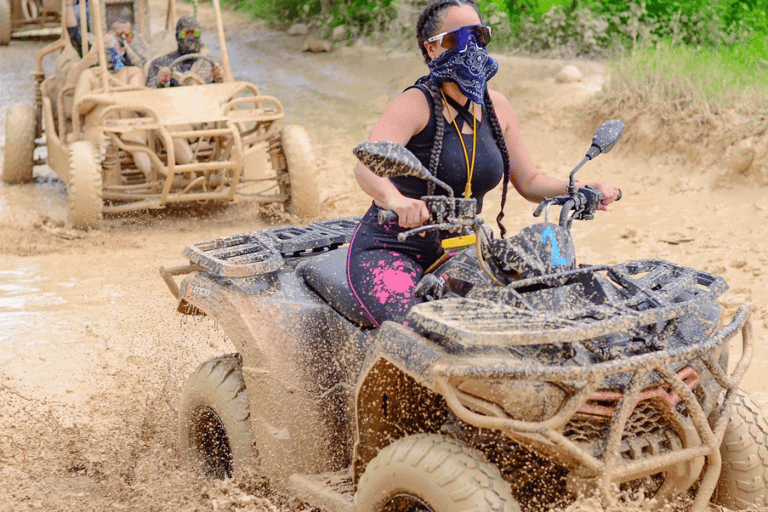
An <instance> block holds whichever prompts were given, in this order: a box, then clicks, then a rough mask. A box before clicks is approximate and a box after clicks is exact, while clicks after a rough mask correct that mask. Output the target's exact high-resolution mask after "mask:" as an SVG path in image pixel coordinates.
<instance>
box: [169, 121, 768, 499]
mask: <svg viewBox="0 0 768 512" xmlns="http://www.w3.org/2000/svg"><path fill="white" fill-rule="evenodd" d="M622 130H623V123H621V122H620V121H609V122H607V123H605V124H604V125H603V126H602V127H601V128H600V129H599V130H598V131H597V133H596V134H595V137H594V139H593V145H592V147H591V148H590V150H589V153H588V154H587V156H586V157H585V158H584V160H583V161H582V162H581V163H580V164H579V166H578V167H577V168H576V169H574V171H573V172H572V173H571V180H570V186H569V190H568V193H567V194H564V195H563V196H559V197H555V198H551V199H547V200H545V201H544V202H543V203H541V204H540V205H539V207H538V208H537V209H536V211H535V212H534V214H535V215H536V216H541V215H542V214H544V221H543V222H539V223H536V224H533V225H531V226H529V227H527V228H525V229H523V230H522V231H521V232H520V233H519V234H518V235H516V236H514V237H511V238H507V239H496V238H493V237H492V234H490V233H489V232H488V231H487V229H486V228H485V227H484V226H483V224H482V219H480V218H479V217H478V216H477V214H476V204H475V201H474V199H463V198H456V197H453V196H448V197H445V196H440V197H435V196H432V197H425V198H424V200H425V201H426V203H427V205H428V208H429V209H430V212H431V215H432V220H431V224H429V225H427V226H422V227H419V228H416V229H414V230H411V231H408V232H406V233H403V234H402V235H401V236H404V237H407V236H412V235H414V234H416V233H418V232H420V231H423V230H427V229H440V230H442V231H446V232H453V233H456V234H458V235H462V236H467V237H468V238H469V239H470V240H471V239H472V237H474V242H470V243H471V245H469V246H467V247H466V248H464V249H462V250H457V251H456V254H454V255H452V257H451V258H450V259H448V260H447V261H446V262H444V263H442V264H441V265H440V266H439V267H438V268H437V269H436V270H435V271H434V272H432V273H429V274H426V275H425V276H424V278H423V279H422V280H421V281H420V283H419V284H418V287H417V293H418V294H419V295H421V296H423V297H424V299H425V300H424V302H423V303H420V304H418V305H416V306H414V307H413V308H412V310H411V311H410V312H409V313H408V316H407V324H406V325H401V324H398V323H394V322H384V323H383V324H382V325H381V326H380V327H378V328H374V327H373V325H372V324H371V322H370V320H368V319H367V318H366V317H365V315H364V314H363V311H362V309H361V307H360V306H359V305H358V303H357V302H356V301H355V299H354V298H353V296H352V293H351V292H350V289H349V287H348V285H347V276H346V271H345V263H346V253H347V244H348V243H349V242H350V240H351V238H352V235H353V231H354V229H355V227H356V225H357V222H358V220H359V218H356V217H353V218H342V219H337V220H332V221H323V222H316V223H313V224H310V225H307V226H304V227H295V226H285V227H276V228H271V229H266V230H261V231H254V232H249V233H242V234H239V235H234V236H229V237H224V238H216V239H212V240H205V241H201V242H197V243H193V244H190V245H188V246H187V247H186V249H185V252H184V255H185V256H186V257H187V258H188V259H189V261H190V263H189V264H188V265H181V266H178V267H171V268H165V267H163V268H161V269H160V273H161V275H162V276H163V278H164V280H165V281H166V284H167V285H168V287H169V288H170V290H171V291H172V293H173V294H174V296H175V297H176V299H177V309H178V311H179V312H181V313H184V314H187V315H207V316H209V317H211V318H212V319H213V320H214V321H215V322H216V323H217V324H218V325H219V326H221V327H222V329H224V331H225V333H226V335H227V337H228V338H229V340H230V341H231V343H232V346H233V349H234V352H233V353H232V354H229V355H223V356H221V357H218V358H216V359H213V360H211V361H208V362H206V363H203V364H202V365H201V366H200V367H199V368H198V369H197V370H196V371H195V372H194V373H193V374H192V375H191V376H190V378H189V380H188V382H187V384H186V387H185V389H184V391H183V395H182V397H181V405H180V407H179V422H178V436H179V448H180V451H181V454H182V456H183V457H185V458H186V459H187V460H188V461H190V462H191V463H192V464H194V465H195V466H196V467H198V468H199V469H200V470H201V471H203V472H205V473H206V474H208V475H211V476H216V477H220V478H224V477H227V476H230V475H232V474H234V473H235V472H237V471H238V470H241V469H244V468H255V470H256V471H257V472H259V473H261V474H263V475H265V476H266V477H268V478H269V479H270V481H271V482H272V484H273V485H274V486H275V487H277V488H279V489H283V490H285V491H286V492H288V493H290V494H292V495H293V496H296V497H298V498H300V499H303V500H305V501H306V502H308V503H309V504H311V505H312V506H315V507H318V508H321V509H323V510H327V511H334V512H341V511H345V512H349V511H352V510H355V511H358V512H369V511H376V512H380V511H406V510H407V511H433V512H451V511H460V510H495V511H517V510H521V509H522V510H538V509H547V508H548V507H549V506H551V505H555V504H561V505H562V504H563V503H564V502H565V503H567V502H568V501H569V500H573V499H574V498H575V497H576V496H577V495H579V494H589V493H595V494H596V495H597V496H599V497H600V498H601V499H603V500H605V501H607V502H610V501H611V500H615V499H618V498H616V495H617V493H618V494H620V495H622V496H624V498H622V499H636V497H637V496H639V495H640V494H642V495H643V496H645V497H655V498H657V499H658V500H660V503H661V502H663V501H671V500H674V499H675V498H676V497H678V496H681V495H683V494H686V493H690V494H691V495H692V497H693V504H692V507H691V510H694V511H702V510H705V509H706V507H707V504H708V503H709V502H710V500H711V501H713V502H714V503H717V504H720V505H725V506H727V507H729V508H731V509H747V508H750V507H760V506H766V505H768V501H766V500H768V491H766V486H765V482H766V479H768V459H766V453H768V452H767V450H768V423H766V417H765V415H764V413H763V412H762V411H761V410H760V409H759V408H758V407H757V406H756V405H755V403H754V402H753V401H752V400H750V399H749V398H748V397H747V395H746V394H744V392H743V391H741V390H740V388H739V382H740V380H741V378H742V376H743V374H744V372H745V371H746V369H747V367H748V365H749V362H750V358H751V354H752V339H751V330H750V323H749V314H750V306H749V305H748V304H746V303H745V304H743V305H741V306H740V307H739V308H738V310H737V311H736V313H735V315H734V316H733V317H732V318H730V319H727V321H726V322H721V318H720V317H721V313H722V311H721V307H720V305H719V304H718V302H717V298H718V296H720V295H721V294H722V293H723V292H725V291H726V290H727V285H726V283H725V281H724V280H723V279H722V278H721V277H718V276H716V275H713V274H710V273H707V272H703V271H700V270H696V269H692V268H687V267H683V266H680V265H677V264H674V263H670V262H667V261H661V260H636V261H630V262H627V263H622V264H618V265H585V264H579V265H577V264H576V262H575V250H574V246H573V240H572V238H571V235H570V228H571V225H572V221H573V220H586V219H590V218H592V217H593V214H594V212H595V209H596V208H597V207H598V205H599V203H600V201H601V200H602V199H603V197H602V195H601V194H600V193H599V192H598V191H596V190H594V189H591V188H588V187H586V188H581V189H578V188H577V187H576V186H575V183H576V182H575V179H574V175H575V173H576V171H577V170H578V169H579V168H580V167H581V166H582V165H583V164H584V163H585V162H587V161H588V160H590V159H592V158H594V157H595V156H597V155H598V154H600V153H601V152H606V151H607V150H609V149H610V148H611V147H612V146H613V144H614V143H615V141H616V139H617V138H618V136H619V134H620V133H621V131H622ZM355 152H356V155H357V156H358V158H359V159H360V160H361V161H362V162H363V163H365V164H366V165H367V166H368V167H369V168H371V169H372V170H373V171H374V172H376V173H377V174H379V175H380V176H385V177H391V176H405V175H407V176H418V177H420V178H422V179H426V180H431V181H433V182H435V183H436V186H443V184H442V183H441V182H439V180H436V179H435V178H434V177H432V176H430V175H429V173H428V172H427V170H426V169H424V168H423V167H422V166H421V164H420V163H419V161H418V160H417V159H416V158H415V157H414V156H413V154H411V153H410V152H408V151H407V150H405V148H403V147H402V146H400V145H398V144H393V143H385V142H366V143H363V144H361V145H360V146H358V147H357V148H356V150H355ZM445 188H446V190H448V191H449V192H450V188H449V187H447V186H445ZM553 208H554V209H555V210H557V209H558V208H559V209H560V215H559V220H558V221H557V222H549V220H548V218H549V210H550V209H553ZM392 215H393V214H392V212H386V211H384V210H382V212H381V214H380V217H379V222H392V221H394V220H395V218H393V217H392ZM179 276H184V277H183V278H181V281H180V284H179V283H178V282H177V279H179ZM731 341H739V342H740V343H737V344H736V345H737V346H736V347H735V348H736V349H738V354H734V356H735V359H736V363H735V366H734V367H733V369H732V370H730V371H729V368H728V360H729V344H730V342H731ZM622 491H623V492H622Z"/></svg>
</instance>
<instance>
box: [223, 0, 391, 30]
mask: <svg viewBox="0 0 768 512" xmlns="http://www.w3.org/2000/svg"><path fill="white" fill-rule="evenodd" d="M225 2H229V3H230V4H234V5H235V6H236V7H237V8H238V9H241V10H244V11H247V12H249V13H251V14H252V15H254V16H256V17H258V18H264V19H267V20H269V21H271V22H273V23H274V24H276V25H286V24H290V23H296V22H307V21H314V22H315V24H316V25H318V26H322V27H324V28H326V29H328V28H333V27H336V26H338V25H346V26H348V27H350V28H353V29H354V31H355V32H356V33H358V34H370V33H372V32H376V31H381V30H384V29H385V28H386V26H387V24H388V23H389V22H390V21H391V20H392V19H394V17H395V15H396V11H395V8H394V5H393V4H394V3H395V2H396V0H225Z"/></svg>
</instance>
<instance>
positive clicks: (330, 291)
mask: <svg viewBox="0 0 768 512" xmlns="http://www.w3.org/2000/svg"><path fill="white" fill-rule="evenodd" d="M347 249H348V248H347V247H343V248H341V249H336V250H333V251H330V252H327V253H325V254H322V255H320V256H315V257H312V258H308V259H306V260H304V261H302V262H301V263H299V264H298V265H296V275H298V276H299V277H301V278H302V279H304V282H306V283H307V285H308V286H309V287H310V288H312V289H313V290H314V291H315V292H317V293H318V294H319V295H320V296H321V297H322V298H323V299H325V300H326V302H328V304H329V305H330V306H331V307H332V308H333V309H335V310H336V311H338V312H339V313H341V315H342V316H344V318H346V319H347V320H349V321H350V322H352V323H354V324H356V325H358V326H359V327H363V328H373V327H375V326H374V325H373V322H371V320H370V319H369V318H368V316H366V314H365V312H364V311H363V308H362V306H360V303H359V302H357V299H356V298H355V296H354V295H353V294H352V290H351V289H350V288H349V283H348V282H347Z"/></svg>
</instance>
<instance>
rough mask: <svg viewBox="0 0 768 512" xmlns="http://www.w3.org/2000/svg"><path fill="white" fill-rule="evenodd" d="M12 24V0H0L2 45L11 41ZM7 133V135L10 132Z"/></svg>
mask: <svg viewBox="0 0 768 512" xmlns="http://www.w3.org/2000/svg"><path fill="white" fill-rule="evenodd" d="M12 25H13V21H12V20H11V0H0V46H5V45H7V44H8V43H10V42H11V32H12V30H13V29H12ZM5 133H6V137H7V136H8V133H9V132H5ZM6 154H7V153H6Z"/></svg>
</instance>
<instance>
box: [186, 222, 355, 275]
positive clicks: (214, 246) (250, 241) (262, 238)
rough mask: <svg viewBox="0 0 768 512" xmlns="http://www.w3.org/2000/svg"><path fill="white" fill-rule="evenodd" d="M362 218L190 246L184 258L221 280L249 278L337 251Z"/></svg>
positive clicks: (222, 239) (284, 228)
mask: <svg viewBox="0 0 768 512" xmlns="http://www.w3.org/2000/svg"><path fill="white" fill-rule="evenodd" d="M359 221H360V218H359V217H345V218H342V219H335V220H329V221H320V222H315V223H312V224H309V225H307V226H301V227H297V226H281V227H277V228H271V229H265V230H262V231H251V232H248V233H241V234H237V235H231V236H227V237H222V238H212V239H210V240H203V241H202V242H196V243H193V244H190V245H188V246H186V247H185V248H184V253H183V254H184V256H185V257H187V258H189V260H190V261H191V262H192V263H195V264H197V265H199V266H201V267H203V268H204V269H206V270H208V271H209V272H211V273H213V274H215V275H218V276H222V277H230V278H237V277H248V276H253V275H257V274H267V273H270V272H274V271H276V270H278V269H280V268H281V267H282V266H283V265H284V263H285V260H284V258H292V257H300V256H304V255H307V254H312V253H315V252H322V251H327V250H329V249H335V248H336V247H339V246H340V245H343V244H346V243H349V241H350V240H351V239H352V234H353V233H354V230H355V228H356V227H357V223H358V222H359Z"/></svg>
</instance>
